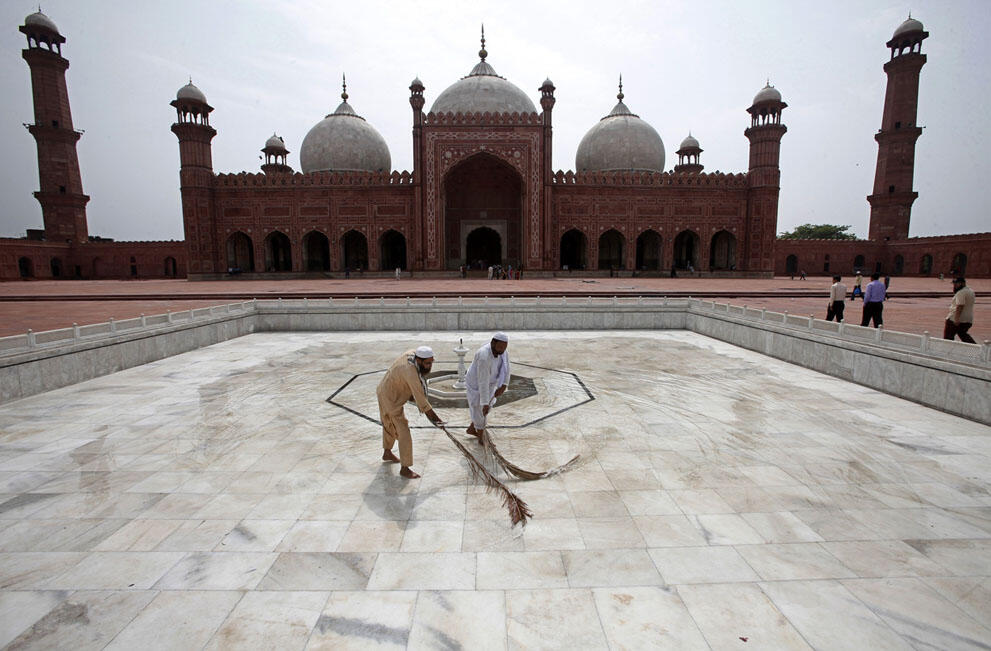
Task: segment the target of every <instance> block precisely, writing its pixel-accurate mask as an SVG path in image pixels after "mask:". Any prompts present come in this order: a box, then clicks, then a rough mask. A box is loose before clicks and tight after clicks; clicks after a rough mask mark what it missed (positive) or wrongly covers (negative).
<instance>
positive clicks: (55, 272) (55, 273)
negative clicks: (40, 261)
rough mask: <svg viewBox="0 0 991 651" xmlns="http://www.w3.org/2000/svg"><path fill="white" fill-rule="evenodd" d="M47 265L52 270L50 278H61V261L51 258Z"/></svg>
mask: <svg viewBox="0 0 991 651" xmlns="http://www.w3.org/2000/svg"><path fill="white" fill-rule="evenodd" d="M49 264H50V266H51V268H52V278H61V277H62V259H61V258H52V260H51V262H50V263H49Z"/></svg>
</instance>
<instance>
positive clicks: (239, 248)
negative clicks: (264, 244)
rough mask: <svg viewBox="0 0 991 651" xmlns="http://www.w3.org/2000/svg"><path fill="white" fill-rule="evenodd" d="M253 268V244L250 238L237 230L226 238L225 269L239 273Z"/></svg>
mask: <svg viewBox="0 0 991 651" xmlns="http://www.w3.org/2000/svg"><path fill="white" fill-rule="evenodd" d="M254 270H255V246H254V244H253V243H252V242H251V238H250V237H248V236H247V235H246V234H244V233H242V232H241V231H238V232H236V233H231V235H230V237H228V238H227V271H228V272H231V273H241V272H242V271H249V272H250V271H254Z"/></svg>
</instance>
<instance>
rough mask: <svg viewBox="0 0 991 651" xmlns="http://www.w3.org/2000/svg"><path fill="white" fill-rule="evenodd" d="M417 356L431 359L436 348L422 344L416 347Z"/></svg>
mask: <svg viewBox="0 0 991 651" xmlns="http://www.w3.org/2000/svg"><path fill="white" fill-rule="evenodd" d="M416 356H417V357H419V358H420V359H430V358H431V357H433V356H434V349H433V348H431V347H430V346H420V347H419V348H417V349H416Z"/></svg>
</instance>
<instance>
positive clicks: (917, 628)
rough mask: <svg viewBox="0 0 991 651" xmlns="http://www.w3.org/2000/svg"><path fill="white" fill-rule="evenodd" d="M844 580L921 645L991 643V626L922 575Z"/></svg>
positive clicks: (977, 645) (940, 646)
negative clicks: (945, 594)
mask: <svg viewBox="0 0 991 651" xmlns="http://www.w3.org/2000/svg"><path fill="white" fill-rule="evenodd" d="M842 584H843V586H845V587H846V589H848V590H849V591H850V592H852V593H853V594H854V596H856V597H857V598H858V599H859V600H860V601H862V602H863V603H864V604H866V606H867V607H868V608H870V609H871V610H872V611H873V612H874V613H875V614H876V615H877V616H878V617H880V618H881V619H883V620H884V621H885V622H886V623H887V624H888V626H890V627H891V628H892V629H894V631H895V632H896V633H898V634H899V635H901V636H902V637H904V638H906V639H908V640H911V641H913V643H914V644H913V646H916V647H917V648H918V647H921V646H928V647H929V648H935V649H972V648H986V647H987V646H989V644H991V629H989V628H987V627H986V626H984V625H982V623H981V622H978V621H976V620H974V619H973V618H972V617H971V616H970V615H968V614H967V613H965V612H964V611H963V610H961V609H960V608H957V607H956V606H954V605H953V604H952V603H950V601H948V600H947V599H946V598H944V597H943V596H942V595H941V594H939V592H938V591H936V590H935V589H933V588H932V587H930V586H929V585H927V584H926V583H925V582H924V581H923V580H922V579H853V580H846V581H843V582H842ZM983 624H986V622H983Z"/></svg>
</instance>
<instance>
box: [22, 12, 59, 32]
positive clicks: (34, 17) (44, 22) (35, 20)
mask: <svg viewBox="0 0 991 651" xmlns="http://www.w3.org/2000/svg"><path fill="white" fill-rule="evenodd" d="M24 25H25V26H28V27H35V28H41V29H47V30H49V31H52V32H55V33H56V34H58V33H59V31H58V27H56V26H55V22H54V21H53V20H52V19H51V18H49V17H48V16H46V15H45V14H43V13H41V12H40V11H37V12H35V13H33V14H31V15H30V16H28V17H27V18H25V19H24Z"/></svg>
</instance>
